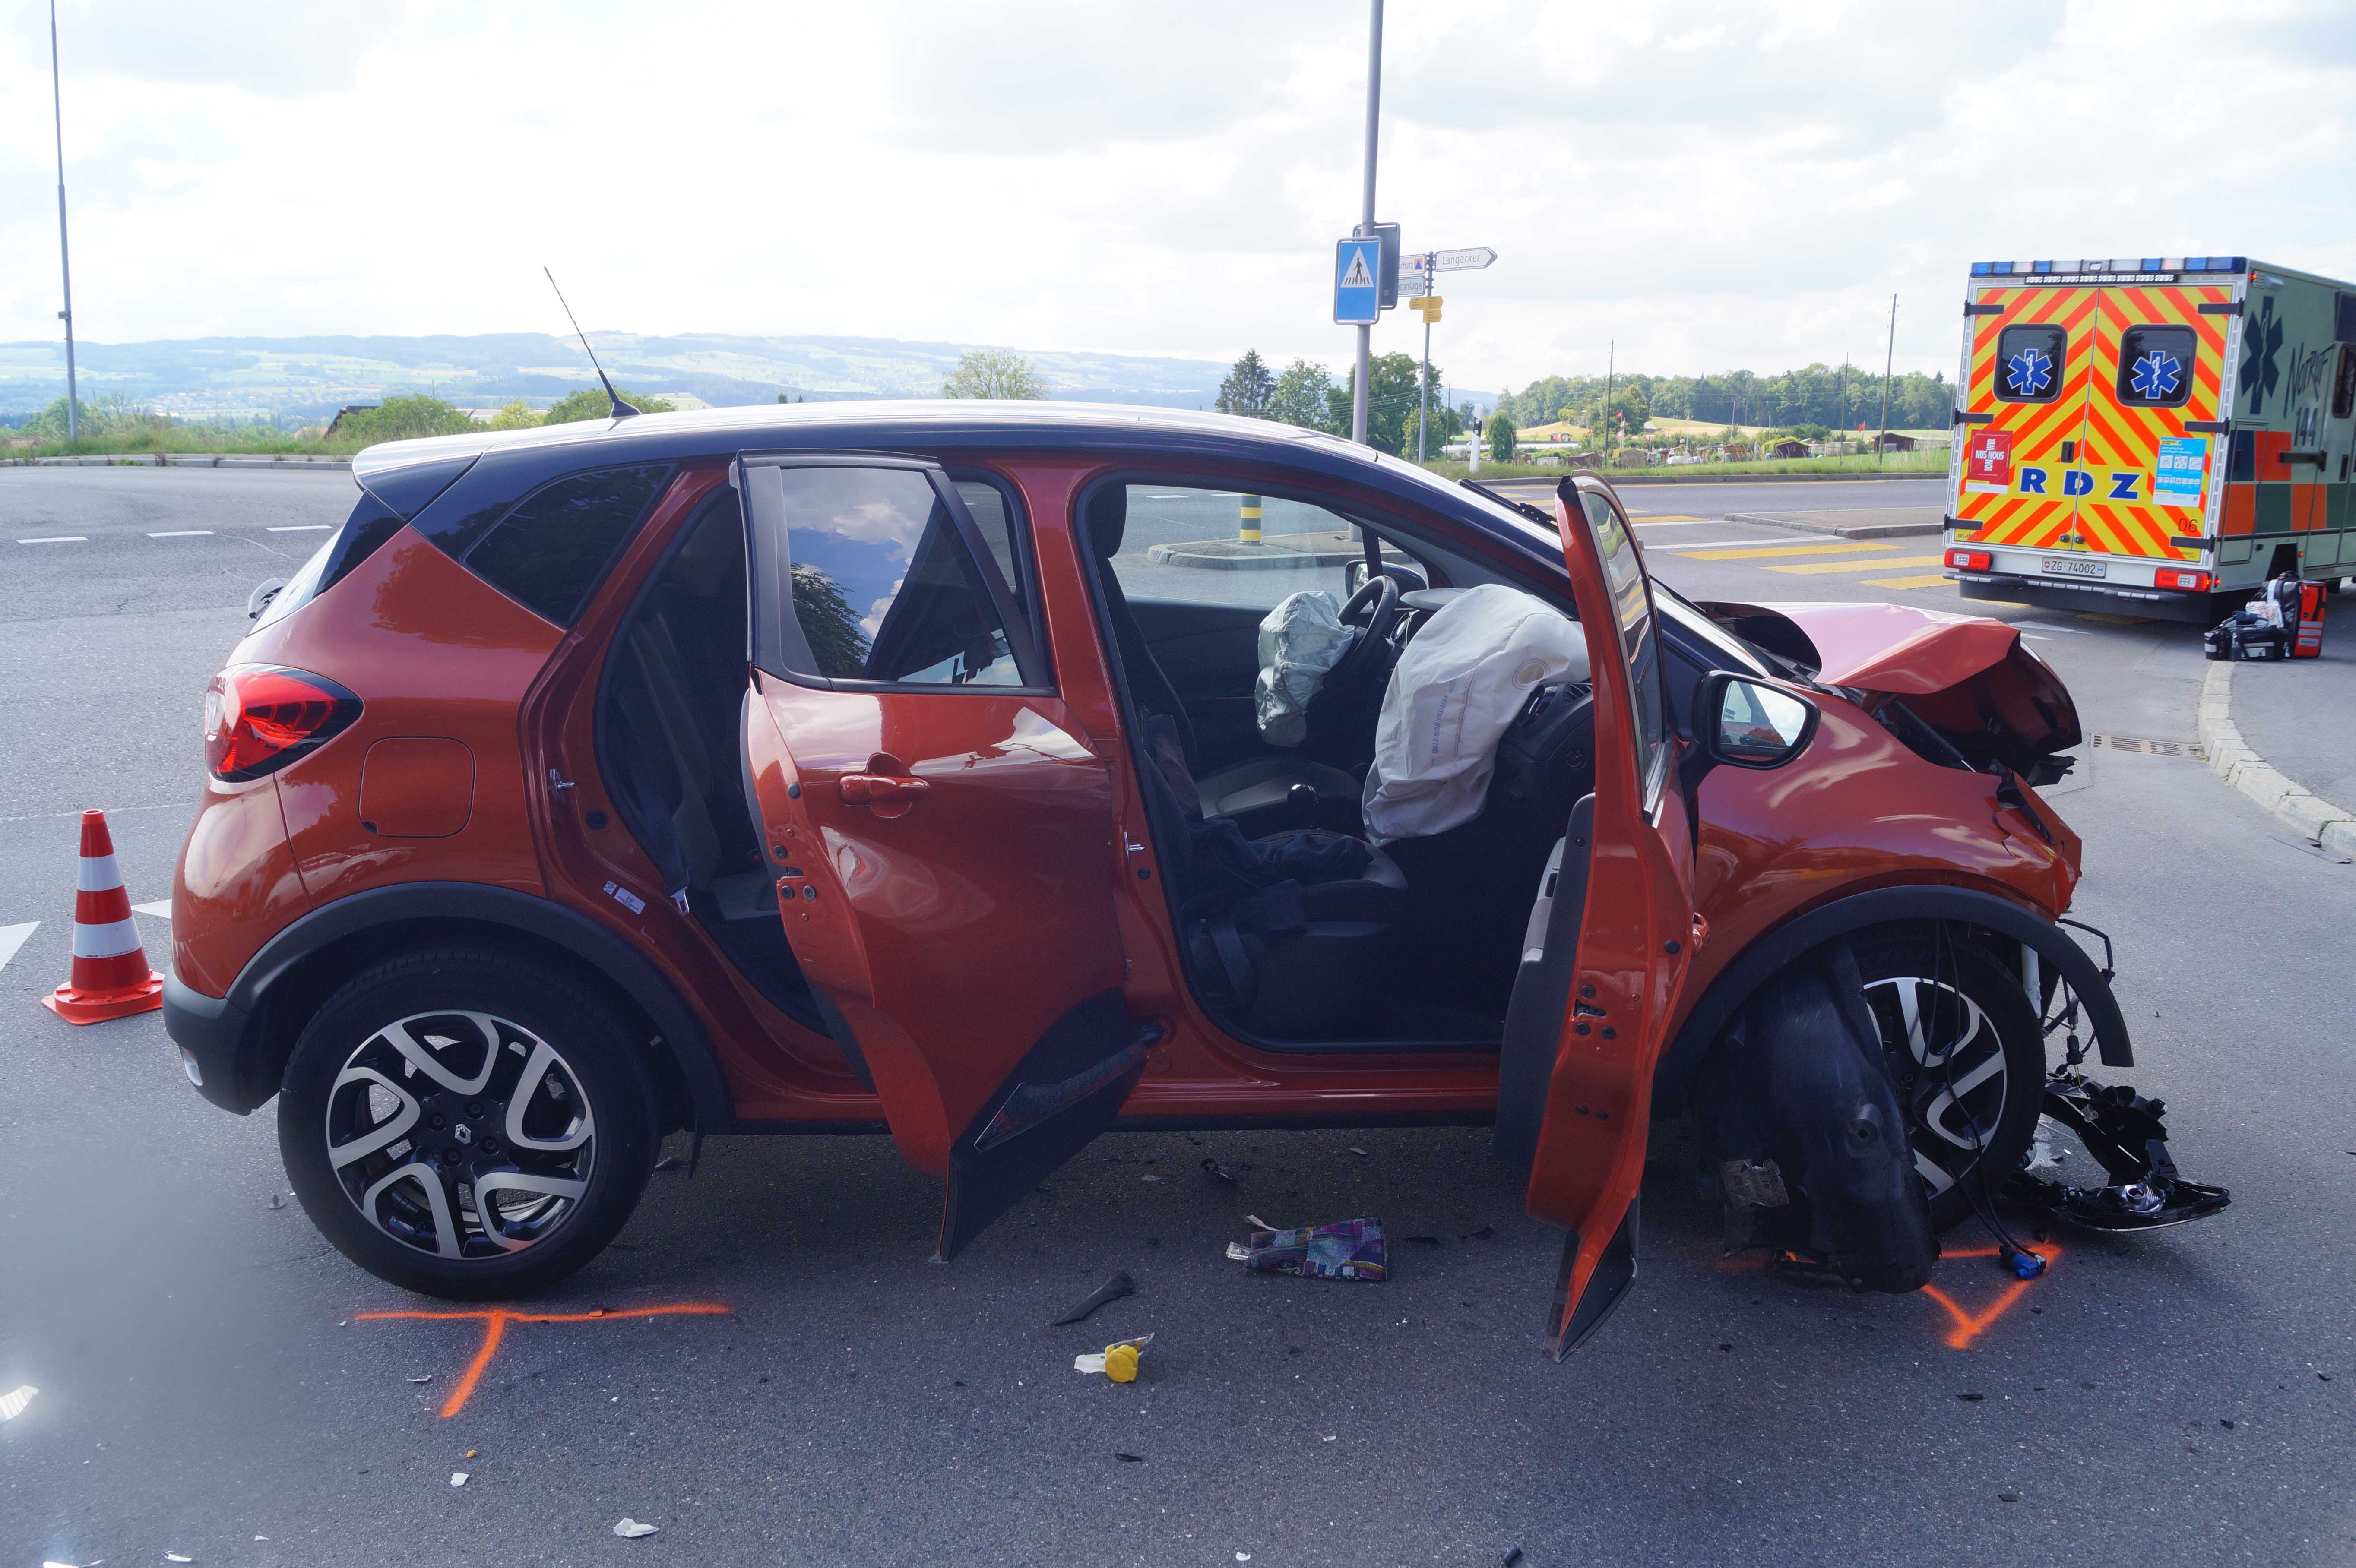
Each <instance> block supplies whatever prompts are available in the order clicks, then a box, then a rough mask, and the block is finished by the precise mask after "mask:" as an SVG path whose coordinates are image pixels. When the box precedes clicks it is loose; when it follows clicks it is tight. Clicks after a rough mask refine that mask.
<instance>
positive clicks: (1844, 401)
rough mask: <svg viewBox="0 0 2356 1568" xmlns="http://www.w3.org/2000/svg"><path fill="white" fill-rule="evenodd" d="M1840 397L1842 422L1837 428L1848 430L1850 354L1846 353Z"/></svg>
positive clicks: (1842, 363) (1843, 362)
mask: <svg viewBox="0 0 2356 1568" xmlns="http://www.w3.org/2000/svg"><path fill="white" fill-rule="evenodd" d="M1840 399H1841V404H1840V423H1839V425H1838V426H1837V428H1838V429H1840V430H1843V431H1846V430H1847V429H1848V356H1847V355H1846V354H1844V355H1842V356H1841V391H1840Z"/></svg>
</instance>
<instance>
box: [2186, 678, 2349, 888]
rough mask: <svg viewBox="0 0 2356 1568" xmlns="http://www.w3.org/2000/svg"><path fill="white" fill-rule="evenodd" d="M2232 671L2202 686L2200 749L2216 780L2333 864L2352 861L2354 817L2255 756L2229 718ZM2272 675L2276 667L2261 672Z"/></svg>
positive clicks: (2209, 680)
mask: <svg viewBox="0 0 2356 1568" xmlns="http://www.w3.org/2000/svg"><path fill="white" fill-rule="evenodd" d="M2275 668H2276V667H2274V666H2267V667H2265V669H2266V671H2267V672H2268V673H2271V672H2272V671H2273V670H2274V669H2275ZM2234 669H2235V665H2234V664H2233V662H2232V661H2230V660H2221V661H2219V662H2217V663H2215V664H2212V665H2211V666H2210V667H2209V674H2208V677H2207V678H2206V679H2204V680H2203V681H2202V682H2201V719H2200V734H2201V751H2202V752H2204V753H2205V754H2206V755H2207V757H2208V759H2209V766H2210V767H2211V769H2212V770H2214V771H2215V772H2216V773H2217V775H2218V776H2219V777H2220V778H2222V779H2223V780H2224V781H2225V782H2226V783H2227V784H2232V785H2233V787H2234V788H2235V789H2237V790H2240V791H2241V792H2242V793H2243V794H2244V795H2247V796H2249V797H2250V799H2251V800H2252V801H2254V803H2256V804H2257V805H2259V806H2260V807H2262V808H2263V809H2264V810H2265V812H2266V814H2267V815H2268V816H2272V817H2273V818H2274V819H2275V820H2276V822H2279V823H2281V824H2282V825H2283V826H2284V827H2287V828H2289V829H2291V830H2292V831H2293V832H2295V833H2297V835H2298V836H2299V837H2302V838H2304V839H2306V840H2307V841H2308V843H2309V844H2312V845H2314V846H2315V847H2316V848H2319V849H2321V850H2322V851H2324V852H2325V853H2326V854H2328V855H2331V856H2333V857H2335V858H2356V812H2351V811H2350V810H2348V809H2347V808H2346V807H2344V806H2340V805H2333V804H2332V803H2331V802H2330V801H2329V800H2326V799H2324V798H2323V797H2322V796H2321V795H2317V794H2316V793H2314V792H2313V791H2312V790H2308V789H2306V788H2303V787H2302V786H2301V785H2300V784H2298V782H2297V780H2295V779H2293V778H2291V777H2290V776H2289V775H2288V774H2286V773H2284V772H2283V771H2282V770H2281V769H2279V768H2277V767H2276V766H2275V765H2274V764H2273V763H2269V762H2267V761H2266V759H2265V758H2264V757H2262V756H2260V755H2259V754H2258V753H2257V752H2256V751H2255V750H2254V749H2253V748H2252V747H2251V745H2250V743H2249V742H2248V741H2246V740H2244V738H2243V735H2242V730H2241V727H2240V726H2239V725H2237V724H2236V723H2234V721H2233V673H2234Z"/></svg>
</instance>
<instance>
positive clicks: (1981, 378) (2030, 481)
mask: <svg viewBox="0 0 2356 1568" xmlns="http://www.w3.org/2000/svg"><path fill="white" fill-rule="evenodd" d="M2102 293H2103V291H2102V290H2101V289H2100V288H2098V287H2094V286H2093V285H2091V284H2084V285H2081V284H2076V283H2070V284H2051V283H2045V282H2044V281H2042V280H2040V281H2038V282H2034V283H2031V282H2028V281H2026V280H2021V281H2012V280H2003V279H1990V280H1982V279H1978V278H1975V279H1974V280H1973V286H1972V288H1971V290H1970V291H1969V294H1970V297H1969V298H1968V299H1967V300H1966V301H1965V306H1964V308H1965V312H1966V313H1967V316H1968V320H1969V324H1970V333H1969V349H1968V351H1967V353H1966V355H1965V364H1964V371H1963V384H1964V387H1965V404H1964V407H1965V414H1964V415H1963V424H1962V431H1961V433H1962V434H1963V436H1964V453H1963V461H1962V463H1961V464H1960V469H1959V475H1958V484H1957V485H1956V492H1955V496H1954V517H1955V525H1954V539H1957V540H1958V541H1963V542H1971V541H1975V540H1976V541H1977V542H1980V543H1984V544H1994V545H2010V546H2013V547H2015V548H2022V549H2045V550H2061V549H2069V548H2070V546H2071V544H2072V542H2073V540H2074V539H2075V534H2076V528H2075V526H2074V525H2075V523H2076V517H2077V507H2078V499H2079V497H2078V496H2077V495H2076V494H2075V493H2073V490H2072V488H2070V487H2069V486H2072V485H2073V484H2074V483H2075V482H2072V481H2071V480H2069V479H2068V477H2067V476H2068V475H2069V473H2070V472H2071V470H2072V465H2073V464H2074V463H2075V460H2076V458H2077V455H2078V442H2079V436H2080V431H2081V428H2082V427H2083V424H2084V423H2085V409H2086V383H2087V378H2088V376H2089V375H2090V374H2091V371H2092V367H2093V365H2094V357H2095V355H2094V336H2095V331H2096V323H2097V321H2098V320H2099V319H2100V316H2101V311H2102Z"/></svg>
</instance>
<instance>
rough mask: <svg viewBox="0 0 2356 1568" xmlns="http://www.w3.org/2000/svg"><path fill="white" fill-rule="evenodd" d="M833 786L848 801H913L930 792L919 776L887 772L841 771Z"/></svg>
mask: <svg viewBox="0 0 2356 1568" xmlns="http://www.w3.org/2000/svg"><path fill="white" fill-rule="evenodd" d="M835 788H836V789H837V790H838V791H839V792H840V793H841V795H842V798H843V801H844V803H845V804H846V805H915V804H916V802H917V801H919V800H922V799H923V798H924V797H925V796H926V795H929V794H931V793H932V788H933V786H932V785H931V784H927V783H926V782H925V781H924V780H923V779H912V778H896V777H894V776H893V775H892V774H889V773H845V774H843V775H842V777H841V778H840V779H838V780H836V781H835Z"/></svg>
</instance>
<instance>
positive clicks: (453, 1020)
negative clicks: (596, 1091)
mask: <svg viewBox="0 0 2356 1568" xmlns="http://www.w3.org/2000/svg"><path fill="white" fill-rule="evenodd" d="M325 1131H326V1136H327V1163H328V1167H329V1168H330V1169H332V1170H333V1171H334V1172H335V1176H336V1181H337V1185H338V1186H339V1187H341V1188H342V1189H343V1191H344V1196H345V1197H346V1198H347V1199H348V1200H350V1201H351V1203H352V1204H353V1206H354V1207H356V1208H358V1209H359V1211H360V1213H361V1215H362V1216H363V1217H365V1218H366V1219H367V1221H369V1224H371V1225H374V1226H375V1227H376V1228H377V1229H378V1230H380V1231H381V1232H384V1233H385V1234H386V1235H388V1236H390V1237H391V1238H392V1239H393V1240H394V1241H396V1242H399V1243H402V1245H403V1246H406V1247H410V1248H412V1249H414V1250H415V1251H418V1252H422V1253H429V1254H431V1255H433V1256H435V1257H444V1258H460V1259H463V1258H496V1257H504V1256H506V1255H507V1254H508V1253H514V1252H520V1251H521V1250H523V1249H524V1248H526V1247H529V1246H531V1245H532V1244H534V1243H538V1242H541V1241H545V1240H546V1239H547V1238H548V1236H549V1235H550V1234H551V1233H552V1232H554V1231H555V1230H556V1229H557V1228H558V1227H559V1226H561V1225H562V1224H563V1223H564V1222H565V1221H566V1220H567V1219H569V1218H570V1217H571V1216H572V1214H573V1211H575V1210H576V1209H578V1208H579V1207H580V1204H581V1200H582V1197H583V1195H584V1193H586V1192H587V1191H588V1189H589V1179H590V1174H591V1171H592V1169H593V1168H594V1165H595V1162H596V1157H597V1135H596V1122H595V1118H594V1115H592V1113H591V1111H590V1108H589V1096H588V1094H587V1093H585V1092H584V1089H583V1087H582V1083H581V1080H580V1078H579V1076H578V1075H577V1074H576V1073H575V1072H573V1068H572V1065H571V1064H570V1063H569V1062H567V1061H565V1059H564V1057H563V1056H562V1053H560V1052H559V1051H557V1050H556V1049H555V1047H553V1046H552V1045H550V1044H549V1043H548V1042H547V1041H546V1040H541V1038H540V1037H539V1036H538V1035H536V1034H534V1033H532V1032H531V1031H530V1029H525V1028H524V1027H523V1026H522V1025H520V1024H518V1023H515V1022H513V1021H512V1020H510V1019H502V1018H498V1017H495V1016H494V1015H492V1014H489V1013H479V1012H468V1011H460V1010H452V1011H444V1012H426V1013H413V1014H412V1015H410V1016H409V1017H407V1018H404V1019H398V1020H396V1021H394V1022H392V1023H390V1024H387V1025H385V1026H384V1028H382V1029H379V1030H378V1031H377V1032H376V1033H375V1034H372V1035H370V1036H369V1038H368V1039H367V1040H363V1041H361V1043H360V1044H359V1047H358V1048H357V1049H356V1050H354V1051H352V1053H351V1054H350V1055H349V1056H348V1057H346V1058H345V1060H344V1064H343V1067H342V1069H341V1070H340V1071H339V1072H337V1074H336V1081H335V1084H334V1087H333V1088H332V1089H330V1091H329V1092H328V1095H327V1125H326V1129H325Z"/></svg>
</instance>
